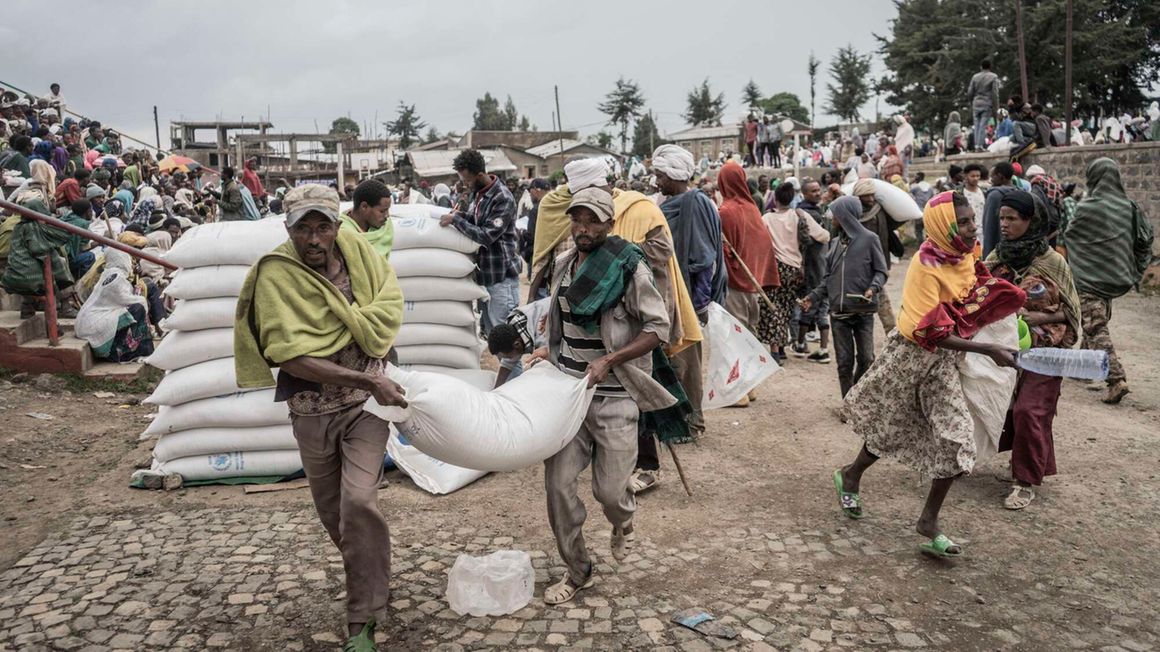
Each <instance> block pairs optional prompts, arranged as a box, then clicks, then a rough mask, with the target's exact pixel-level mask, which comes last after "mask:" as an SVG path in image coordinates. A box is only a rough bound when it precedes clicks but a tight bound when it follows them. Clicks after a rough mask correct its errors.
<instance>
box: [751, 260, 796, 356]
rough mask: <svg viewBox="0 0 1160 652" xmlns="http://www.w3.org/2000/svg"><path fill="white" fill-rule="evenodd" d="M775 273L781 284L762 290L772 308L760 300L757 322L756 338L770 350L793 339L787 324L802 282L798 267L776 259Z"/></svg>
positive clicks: (775, 349)
mask: <svg viewBox="0 0 1160 652" xmlns="http://www.w3.org/2000/svg"><path fill="white" fill-rule="evenodd" d="M777 273H778V276H780V277H781V286H780V287H775V288H763V290H762V291H764V292H765V296H767V297H769V300H770V301H771V302H773V307H774V310H770V309H769V306H767V305H766V304H765V302H764V301H762V302H761V314H760V317H759V319H758V323H757V339H759V340H761V341H762V342H764V343H766V344H768V345H769V350H770V351H777V349H778V347H781V346H787V345H789V344H791V343H792V342H793V341H794V339H793V337H792V336H791V334H790V332H789V325H790V321H792V320H793V308H794V305H796V303H797V300H798V294H799V293H800V292H801V288H802V284H803V283H804V279H803V278H802V270H801V268H799V267H790V266H789V265H786V264H785V263H783V262H780V261H778V263H777Z"/></svg>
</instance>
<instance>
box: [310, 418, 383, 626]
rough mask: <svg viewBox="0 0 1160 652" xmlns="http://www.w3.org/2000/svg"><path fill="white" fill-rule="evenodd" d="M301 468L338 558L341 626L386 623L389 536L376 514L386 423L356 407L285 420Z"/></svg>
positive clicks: (380, 513) (377, 513) (381, 474)
mask: <svg viewBox="0 0 1160 652" xmlns="http://www.w3.org/2000/svg"><path fill="white" fill-rule="evenodd" d="M291 422H292V424H293V428H294V438H295V439H297V440H298V451H299V453H300V454H301V455H302V468H303V470H304V471H305V472H306V478H307V479H308V480H309V481H310V493H311V494H312V495H313V497H314V507H315V509H317V510H318V517H319V519H321V520H322V525H323V527H325V528H326V533H327V534H329V535H330V539H331V541H333V542H334V545H336V546H338V549H339V551H340V552H341V553H342V565H343V570H344V571H345V573H346V614H347V622H351V623H363V622H367V620H368V619H369V618H371V617H374V618H375V619H376V620H377V621H378V622H380V623H382V622H386V616H387V601H388V599H389V594H390V581H391V535H390V532H388V530H387V519H386V518H385V517H384V516H383V513H382V512H381V511H379V484H380V483H381V482H382V479H383V455H384V454H385V453H386V449H387V438H388V436H389V431H388V429H387V422H386V421H383V420H382V419H379V418H378V417H376V416H373V415H371V414H370V413H369V412H364V411H363V409H362V405H361V404H360V405H356V406H354V407H349V408H346V409H345V410H342V411H339V412H333V413H330V414H323V415H320V416H298V415H294V416H292V418H291Z"/></svg>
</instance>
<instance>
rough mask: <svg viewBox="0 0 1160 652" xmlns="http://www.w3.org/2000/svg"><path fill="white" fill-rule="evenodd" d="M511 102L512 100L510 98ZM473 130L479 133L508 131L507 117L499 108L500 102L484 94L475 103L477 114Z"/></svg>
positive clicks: (474, 117)
mask: <svg viewBox="0 0 1160 652" xmlns="http://www.w3.org/2000/svg"><path fill="white" fill-rule="evenodd" d="M508 99H509V100H510V99H511V98H508ZM472 118H473V119H474V123H473V124H472V127H471V128H472V129H475V130H477V131H506V130H507V129H508V126H507V116H506V115H505V114H504V112H503V111H501V110H500V108H499V100H497V99H495V98H494V97H492V96H491V93H484V94H483V97H481V98H479V99H478V100H476V101H475V114H474V115H473V116H472Z"/></svg>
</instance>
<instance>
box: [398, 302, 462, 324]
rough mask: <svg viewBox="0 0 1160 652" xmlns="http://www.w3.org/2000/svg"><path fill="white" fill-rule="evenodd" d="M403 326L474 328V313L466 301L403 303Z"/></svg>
mask: <svg viewBox="0 0 1160 652" xmlns="http://www.w3.org/2000/svg"><path fill="white" fill-rule="evenodd" d="M403 323H404V324H445V325H447V326H471V327H473V328H474V327H475V311H474V310H472V309H471V304H470V303H468V302H466V301H404V302H403Z"/></svg>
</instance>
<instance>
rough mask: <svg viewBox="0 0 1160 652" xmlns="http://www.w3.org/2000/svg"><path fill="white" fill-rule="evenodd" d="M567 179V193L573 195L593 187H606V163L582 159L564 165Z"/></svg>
mask: <svg viewBox="0 0 1160 652" xmlns="http://www.w3.org/2000/svg"><path fill="white" fill-rule="evenodd" d="M564 175H565V176H567V177H568V192H571V193H572V194H573V195H575V194H576V193H578V192H580V191H581V190H584V189H585V188H592V187H595V186H606V185H608V163H606V162H605V161H604V159H602V158H582V159H580V160H577V161H571V162H569V163H567V164H565V165H564Z"/></svg>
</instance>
